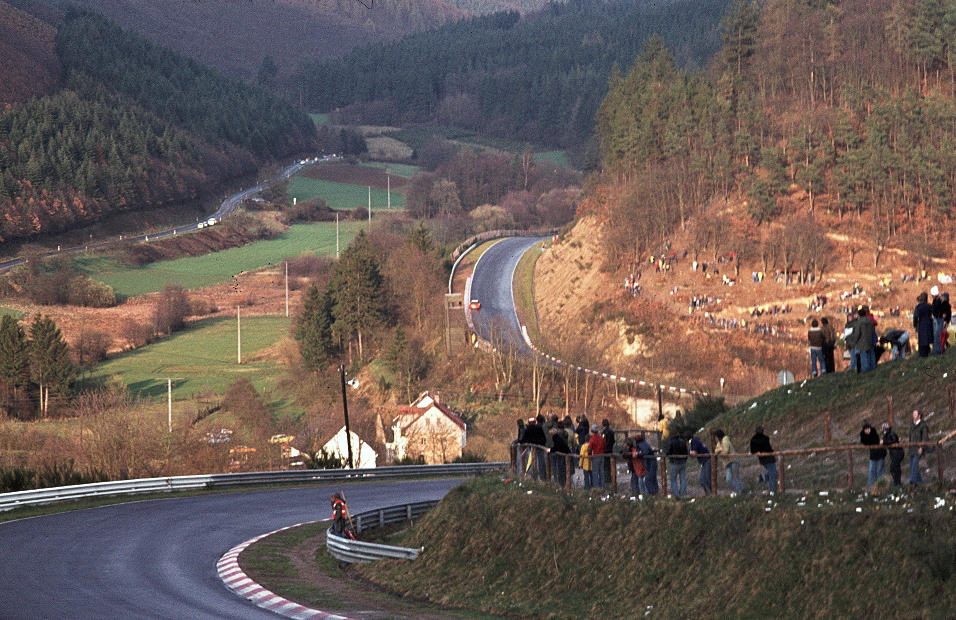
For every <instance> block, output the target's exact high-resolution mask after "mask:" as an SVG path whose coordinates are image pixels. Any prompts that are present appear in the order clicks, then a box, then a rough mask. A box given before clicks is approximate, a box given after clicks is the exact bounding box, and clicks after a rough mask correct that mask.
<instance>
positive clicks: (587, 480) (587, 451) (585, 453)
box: [579, 441, 594, 489]
mask: <svg viewBox="0 0 956 620" xmlns="http://www.w3.org/2000/svg"><path fill="white" fill-rule="evenodd" d="M579 465H580V466H581V472H582V473H583V474H584V488H585V489H590V488H591V487H592V486H594V479H593V478H592V477H591V446H590V444H588V442H586V441H585V442H584V443H582V444H581V461H580V462H579Z"/></svg>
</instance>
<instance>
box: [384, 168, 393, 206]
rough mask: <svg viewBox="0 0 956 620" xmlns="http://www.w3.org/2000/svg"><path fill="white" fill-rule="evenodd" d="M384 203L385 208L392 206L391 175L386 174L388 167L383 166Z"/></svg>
mask: <svg viewBox="0 0 956 620" xmlns="http://www.w3.org/2000/svg"><path fill="white" fill-rule="evenodd" d="M385 196H386V198H385V204H386V205H387V207H386V208H387V209H389V210H391V208H392V177H391V176H390V175H389V174H388V168H385Z"/></svg>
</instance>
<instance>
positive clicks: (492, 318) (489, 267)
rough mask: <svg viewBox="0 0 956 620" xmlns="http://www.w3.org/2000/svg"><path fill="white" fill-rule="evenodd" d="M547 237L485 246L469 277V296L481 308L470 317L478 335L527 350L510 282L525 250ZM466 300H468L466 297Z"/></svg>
mask: <svg viewBox="0 0 956 620" xmlns="http://www.w3.org/2000/svg"><path fill="white" fill-rule="evenodd" d="M545 239H547V237H509V238H507V239H502V240H501V241H499V242H498V243H496V244H494V245H493V246H491V247H490V248H488V249H487V250H486V251H485V253H484V254H482V255H481V258H480V259H478V262H477V263H476V264H475V268H474V272H473V275H472V280H471V299H477V300H478V301H480V302H481V309H480V310H478V311H476V312H472V313H471V317H472V321H473V323H474V325H475V331H476V332H477V333H478V335H479V336H480V337H481V338H482V339H484V340H487V341H489V342H491V343H493V344H495V345H497V343H501V344H503V345H507V344H510V345H513V346H516V347H517V348H518V351H519V352H520V353H530V351H531V350H530V349H529V348H528V345H527V344H525V342H524V339H523V338H522V337H521V326H520V325H519V324H518V316H517V315H516V314H515V307H514V297H513V294H512V291H511V282H512V278H513V276H514V271H515V267H516V266H517V265H518V261H519V260H521V257H522V256H523V255H524V253H525V252H527V251H528V249H529V248H531V247H532V246H533V245H534V244H536V243H539V242H541V241H543V240H545ZM468 301H470V300H468Z"/></svg>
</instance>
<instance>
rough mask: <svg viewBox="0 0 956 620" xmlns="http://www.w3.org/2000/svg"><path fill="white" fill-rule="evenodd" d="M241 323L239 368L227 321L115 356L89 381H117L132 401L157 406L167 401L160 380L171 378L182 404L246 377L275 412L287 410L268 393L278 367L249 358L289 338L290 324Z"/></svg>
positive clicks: (264, 319) (232, 324) (209, 322)
mask: <svg viewBox="0 0 956 620" xmlns="http://www.w3.org/2000/svg"><path fill="white" fill-rule="evenodd" d="M241 323H242V325H241V327H242V329H241V332H242V358H243V363H242V364H241V365H240V364H238V363H237V348H238V344H237V340H238V338H237V330H236V318H235V316H233V317H231V318H212V319H204V320H202V321H198V322H196V323H195V324H194V325H192V326H190V327H188V328H187V329H184V330H183V331H180V332H176V333H174V334H173V335H172V336H170V337H169V338H164V339H162V340H159V341H157V342H155V343H153V344H151V345H148V346H145V347H142V348H139V349H136V350H135V351H130V352H128V353H123V354H121V355H118V356H116V357H114V358H112V359H110V360H107V361H106V362H103V363H102V364H100V365H99V366H97V367H96V369H95V370H94V371H93V373H92V374H91V375H90V379H91V380H93V381H96V382H99V381H106V380H108V379H109V378H110V377H112V376H118V377H119V378H120V379H121V380H122V382H123V383H124V384H126V386H127V387H128V388H129V390H130V392H131V393H133V394H134V395H137V396H140V397H143V398H147V399H150V400H161V399H165V398H166V395H167V382H166V377H173V378H176V380H175V381H173V400H185V399H188V398H191V397H193V396H195V395H196V394H197V393H200V392H214V393H216V394H222V393H224V392H225V391H226V388H227V387H228V386H229V385H230V384H231V383H232V382H233V381H234V380H235V379H236V378H238V377H246V378H248V379H249V380H250V381H252V383H253V385H255V386H256V389H257V390H258V391H259V392H260V393H261V394H263V395H264V397H265V399H266V400H267V401H270V402H271V403H272V404H273V405H274V406H276V408H277V409H279V410H281V409H283V408H287V407H289V406H290V405H291V401H286V400H285V399H284V398H281V397H277V396H276V395H275V394H274V393H273V392H274V389H275V386H276V382H277V381H278V379H279V377H280V376H281V374H282V371H281V369H280V368H279V366H278V365H277V364H276V363H275V361H274V360H272V359H271V358H270V359H267V360H264V361H255V359H254V358H255V356H256V353H257V352H259V351H262V350H263V349H265V348H267V347H270V346H272V345H273V344H275V343H276V342H278V341H279V340H280V339H281V338H282V337H283V336H286V335H287V334H288V333H289V325H290V319H287V318H285V317H284V316H254V317H253V316H251V317H248V318H245V317H243V318H242V321H241ZM250 360H252V361H250Z"/></svg>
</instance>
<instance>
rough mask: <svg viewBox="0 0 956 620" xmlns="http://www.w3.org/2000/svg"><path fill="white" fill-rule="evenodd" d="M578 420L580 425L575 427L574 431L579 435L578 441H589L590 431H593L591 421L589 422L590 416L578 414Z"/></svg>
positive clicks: (580, 442) (581, 442) (582, 442)
mask: <svg viewBox="0 0 956 620" xmlns="http://www.w3.org/2000/svg"><path fill="white" fill-rule="evenodd" d="M577 420H578V426H577V428H575V429H574V433H575V434H576V435H577V436H578V443H579V444H584V443H587V442H588V433H589V432H590V431H591V423H590V422H588V417H587V416H586V415H584V414H583V413H582V414H581V415H579V416H578V418H577Z"/></svg>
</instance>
